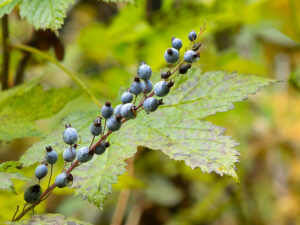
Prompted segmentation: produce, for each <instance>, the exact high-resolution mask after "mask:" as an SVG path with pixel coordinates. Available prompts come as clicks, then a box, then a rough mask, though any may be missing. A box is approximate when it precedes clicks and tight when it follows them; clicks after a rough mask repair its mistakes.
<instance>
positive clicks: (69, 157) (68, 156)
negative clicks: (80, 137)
mask: <svg viewBox="0 0 300 225" xmlns="http://www.w3.org/2000/svg"><path fill="white" fill-rule="evenodd" d="M63 158H64V160H65V161H66V162H72V161H73V160H74V159H75V158H76V149H75V148H74V147H72V151H71V149H70V147H68V148H66V149H65V151H64V153H63Z"/></svg>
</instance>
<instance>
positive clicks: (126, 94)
mask: <svg viewBox="0 0 300 225" xmlns="http://www.w3.org/2000/svg"><path fill="white" fill-rule="evenodd" d="M132 100H133V96H132V93H131V92H129V91H126V92H124V93H123V94H122V95H121V102H122V103H123V104H126V103H130V102H132Z"/></svg>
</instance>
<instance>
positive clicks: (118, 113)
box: [114, 104, 123, 116]
mask: <svg viewBox="0 0 300 225" xmlns="http://www.w3.org/2000/svg"><path fill="white" fill-rule="evenodd" d="M122 106H123V104H120V105H117V106H116V107H115V109H114V115H115V116H116V115H121V108H122Z"/></svg>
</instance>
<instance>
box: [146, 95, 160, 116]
mask: <svg viewBox="0 0 300 225" xmlns="http://www.w3.org/2000/svg"><path fill="white" fill-rule="evenodd" d="M158 105H159V101H158V100H157V99H156V98H153V97H150V98H147V99H146V100H145V101H144V103H143V107H144V109H145V110H146V112H147V113H149V112H154V111H155V110H156V109H157V107H158Z"/></svg>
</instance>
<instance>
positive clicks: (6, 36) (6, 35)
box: [1, 15, 10, 90]
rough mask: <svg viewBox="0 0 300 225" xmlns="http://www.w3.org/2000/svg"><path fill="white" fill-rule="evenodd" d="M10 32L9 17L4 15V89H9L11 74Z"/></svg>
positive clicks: (2, 80)
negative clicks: (9, 76)
mask: <svg viewBox="0 0 300 225" xmlns="http://www.w3.org/2000/svg"><path fill="white" fill-rule="evenodd" d="M8 39H9V32H8V15H4V16H3V19H2V47H3V50H2V55H3V63H2V71H1V86H2V89H3V90H4V89H7V88H8V73H9V61H10V52H9V48H8V47H9V46H8Z"/></svg>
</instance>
